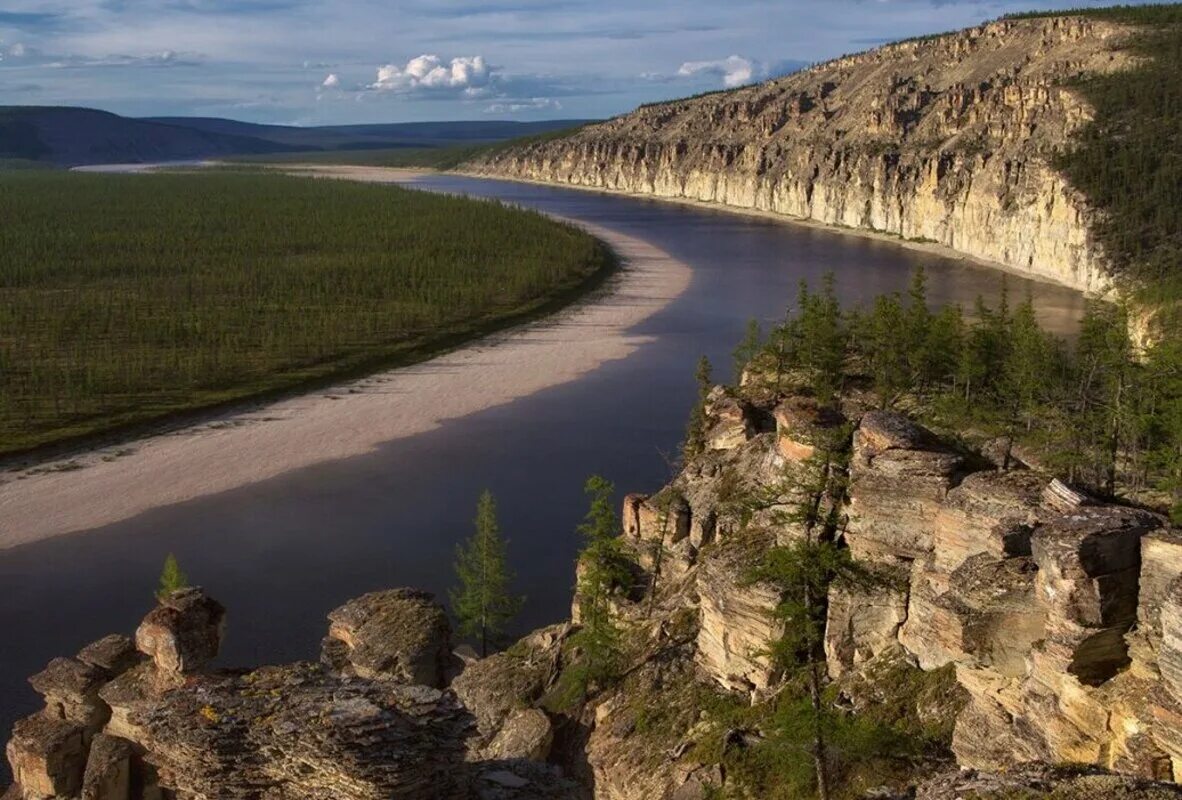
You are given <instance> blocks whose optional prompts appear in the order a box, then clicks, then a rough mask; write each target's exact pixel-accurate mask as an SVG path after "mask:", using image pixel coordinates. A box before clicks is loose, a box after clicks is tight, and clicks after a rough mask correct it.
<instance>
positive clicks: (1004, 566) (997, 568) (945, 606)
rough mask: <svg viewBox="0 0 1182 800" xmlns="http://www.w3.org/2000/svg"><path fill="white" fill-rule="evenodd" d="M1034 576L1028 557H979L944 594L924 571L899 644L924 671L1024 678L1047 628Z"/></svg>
mask: <svg viewBox="0 0 1182 800" xmlns="http://www.w3.org/2000/svg"><path fill="white" fill-rule="evenodd" d="M1036 572H1037V570H1036V568H1035V565H1034V562H1033V561H1032V560H1031V559H1029V558H1009V559H996V558H994V557H993V556H991V555H989V554H987V553H979V554H977V555H975V556H973V557H971V558H969V559H968V560H967V561H965V562H964V563H963V564H961V566H960V567H958V568H957V569H956V570H955V571H954V572H953V573H952V576H951V578H950V580H948V581H947V585H948V588H947V589H946V590H945V591H943V592H940V591H938V589H937V588H936V586H937V585H939V584H938V582H937V581H933V580H930V579H928V578H927V577H926V568H925V567H920V568H919V569H918V570H917V575H916V578H915V580H914V581H913V583H912V592H911V603H910V608H909V611H908V613H907V621H906V623H905V624H904V625H903V627H902V629H901V631H900V634H899V641H900V642H901V643H902V644H903V646H904V647H906V648H907V649H908V650H909V651H910V652H911V653H913V654H914V655H915V657H916V658H917V660H918V661H919V665H920V666H921V667H923V668H924V669H937V668H939V667H942V666H944V665H945V664H948V663H951V662H955V663H958V664H967V665H971V666H978V667H989V668H992V669H994V670H996V671H997V672H998V673H999V674H1001V675H1008V676H1013V677H1018V676H1021V675H1023V674H1024V673H1025V670H1026V655H1027V654H1028V653H1029V652H1030V648H1031V646H1032V645H1033V644H1034V642H1036V641H1038V640H1040V639H1042V637H1043V633H1044V626H1045V625H1044V616H1045V612H1044V610H1043V609H1042V608H1041V607H1040V606H1039V605H1038V604H1037V603H1036V602H1035V601H1034V582H1035V574H1036Z"/></svg>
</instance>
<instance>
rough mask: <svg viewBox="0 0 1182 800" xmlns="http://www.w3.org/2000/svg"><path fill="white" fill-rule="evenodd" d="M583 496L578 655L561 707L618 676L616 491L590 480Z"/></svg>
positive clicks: (621, 564)
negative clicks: (585, 498) (585, 497)
mask: <svg viewBox="0 0 1182 800" xmlns="http://www.w3.org/2000/svg"><path fill="white" fill-rule="evenodd" d="M585 491H586V492H587V494H588V495H590V497H591V507H590V509H589V510H588V511H587V516H586V518H585V519H584V520H583V524H582V525H580V526H579V533H581V534H582V535H583V540H584V542H585V543H586V544H585V545H584V546H583V550H582V551H581V552H580V553H579V570H578V572H579V583H578V590H577V591H578V604H579V625H580V628H579V630H578V632H577V633H575V635H574V636H573V637H571V643H572V645H574V646H575V647H577V648H578V649H579V650H580V651H581V652H582V656H581V658H580V660H579V662H578V663H577V664H576V665H575V666H574V667H573V668H572V669H571V671H570V672H569V673H568V675H567V676H566V681H565V683H566V685H565V686H562V687H561V694H562V695H564V698H563V699H564V703H567V704H569V703H570V702H572V701H575V700H577V699H585V698H586V697H587V695H588V694H589V693H591V692H594V691H598V690H600V689H602V688H603V687H604V686H606V685H607V684H609V683H610V682H611V681H612V680H613V679H614V678H615V676H616V675H617V674H618V672H619V668H620V660H621V658H622V654H623V630H622V628H621V627H620V623H619V621H618V620H617V619H616V612H615V609H614V607H613V595H614V594H615V592H616V589H617V588H618V587H620V586H622V585H624V584H625V583H626V582H627V580H628V577H629V575H628V571H627V569H626V567H625V560H624V555H623V552H622V551H621V548H620V539H619V536H620V527H619V526H620V522H619V519H618V517H617V515H616V512H615V508H614V506H613V498H614V495H615V487H614V486H613V485H612V484H611V482H610V481H607V480H605V479H604V478H601V477H600V476H598V475H593V476H592V477H591V478H589V479H588V480H587V484H586V487H585Z"/></svg>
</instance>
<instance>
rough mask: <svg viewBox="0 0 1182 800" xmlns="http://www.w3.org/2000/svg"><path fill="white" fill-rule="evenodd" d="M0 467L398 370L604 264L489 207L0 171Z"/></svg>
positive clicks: (329, 185) (218, 182) (370, 193)
mask: <svg viewBox="0 0 1182 800" xmlns="http://www.w3.org/2000/svg"><path fill="white" fill-rule="evenodd" d="M0 219H3V220H4V224H3V225H2V226H0V454H2V453H13V452H18V451H22V450H26V449H29V448H34V447H37V446H40V445H44V444H46V443H50V442H55V441H58V440H63V439H70V438H73V437H78V436H84V435H89V434H95V433H98V432H102V431H107V430H110V429H114V428H118V427H122V426H127V425H132V424H137V423H144V422H147V421H149V420H154V419H158V418H161V417H166V416H169V415H173V414H175V413H177V412H182V411H187V410H191V409H195V408H201V407H206V406H212V405H216V404H220V403H224V402H228V401H233V400H238V399H241V398H245V397H250V396H255V395H262V394H267V393H274V392H281V391H284V390H290V389H294V388H297V387H302V386H307V385H311V384H312V383H315V382H318V381H324V380H329V379H332V378H335V377H341V376H346V375H351V374H359V373H361V372H364V371H366V370H371V369H375V368H378V367H380V366H385V365H395V364H400V363H408V362H411V361H414V360H418V359H421V358H423V357H426V356H427V355H429V354H431V353H433V352H436V351H438V350H439V349H440V348H443V347H446V346H450V345H452V344H455V343H457V342H459V341H462V340H463V339H464V338H466V337H470V336H473V335H478V334H480V333H482V332H486V331H489V330H493V329H495V328H496V327H498V326H501V325H504V324H507V323H508V322H511V321H514V320H519V319H524V318H526V317H528V316H529V315H531V314H533V313H538V312H540V311H542V310H544V309H546V308H548V307H550V306H551V305H553V304H556V303H559V302H562V301H564V300H566V299H568V298H570V297H573V296H574V294H576V293H577V292H578V291H580V290H582V289H584V288H586V287H588V286H589V285H591V284H593V283H594V282H595V281H596V280H597V279H598V278H599V277H601V276H602V275H604V274H606V272H607V271H608V270H609V269H610V266H611V264H612V256H611V253H610V252H609V251H608V250H607V249H606V248H605V247H604V246H602V245H601V244H600V243H598V242H597V241H596V240H595V239H594V238H593V237H591V236H590V235H588V234H586V233H584V232H583V231H581V230H579V229H577V228H575V227H573V226H568V225H565V224H560V223H557V222H555V221H553V220H550V219H547V218H545V217H543V216H542V215H540V214H537V213H534V212H530V211H525V210H521V209H516V208H510V207H506V206H503V205H499V204H497V203H493V202H487V201H479V200H472V199H465V198H458V197H445V196H441V195H432V194H428V193H424V192H416V191H411V190H407V189H401V188H398V187H391V186H372V185H364V184H358V183H348V182H341V181H327V180H309V179H307V178H295V177H289V176H284V175H259V174H235V173H211V174H200V173H196V174H177V175H169V174H145V175H98V174H79V173H65V172H6V173H0Z"/></svg>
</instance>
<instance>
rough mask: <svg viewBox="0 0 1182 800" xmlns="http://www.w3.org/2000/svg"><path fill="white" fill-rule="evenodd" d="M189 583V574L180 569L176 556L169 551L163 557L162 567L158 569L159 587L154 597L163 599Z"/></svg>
mask: <svg viewBox="0 0 1182 800" xmlns="http://www.w3.org/2000/svg"><path fill="white" fill-rule="evenodd" d="M188 585H189V576H188V575H186V574H185V573H184V572H183V571H182V570H181V565H180V562H178V561H177V560H176V556H174V555H173V554H172V553H169V554H168V556H167V557H166V558H165V559H164V569H162V570H161V571H160V588H159V589H157V590H156V598H157V599H159V600H163V599H164V598H166V597H168V596H169V595H170V594H172V593H173V592H175V591H178V590H180V589H184V588H186V587H188Z"/></svg>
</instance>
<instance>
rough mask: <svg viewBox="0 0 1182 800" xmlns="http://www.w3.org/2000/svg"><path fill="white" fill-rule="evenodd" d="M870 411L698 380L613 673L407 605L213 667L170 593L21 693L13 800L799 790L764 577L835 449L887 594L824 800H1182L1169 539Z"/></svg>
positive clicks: (353, 604)
mask: <svg viewBox="0 0 1182 800" xmlns="http://www.w3.org/2000/svg"><path fill="white" fill-rule="evenodd" d="M875 405H876V404H875V403H874V402H873V398H872V397H869V396H861V395H860V394H858V393H857V392H854V393H852V394H850V395H848V396H846V397H844V398H843V399H842V401H841V403H840V405H839V407H837V408H822V407H818V406H817V404H816V403H815V402H814V401H813V400H811V399H810V398H808V397H803V396H796V395H791V394H787V395H786V394H784V393H783V392H780V391H777V390H774V389H772V388H769V384H768V382H767V381H765V380H763V379H761V378H760V376H759V375H758V374H756V373H753V372H751V371H749V372H748V375H747V377H746V380H745V381H744V384H743V385H742V386H740V387H737V388H724V387H717V388H716V389H714V390H713V391H712V392H711V393H710V395H709V397H708V398H707V402H706V405H705V411H704V426H705V427H704V434H705V435H704V449H703V451H702V452H701V453H700V454H698V455H696V456H695V457H693V458H691V459H689V460H688V461H687V463H686V464H685V466H684V468H683V470H682V471H681V472H680V473H679V474H678V475H677V477H676V478H675V479H674V480H673V481H672V482H671V483H670V485H669V486H667V487H664V488H663V489H661V490H660V491H659V492H657V493H656V494H653V495H640V494H632V495H628V496H627V497H626V498H625V501H624V507H623V513H622V518H621V522H620V531H621V533H620V538H619V545H620V550H619V552H620V553H621V555H622V557H623V558H624V559H625V560H626V561H627V565H628V570H627V573H628V574H629V575H630V578H628V580H627V581H625V582H623V583H621V584H619V586H618V589H617V591H616V593H615V594H614V596H613V600H612V604H613V609H614V613H613V615H614V616H615V618H616V619H617V620H618V622H619V624H620V625H621V629H622V631H623V633H624V641H623V647H622V650H621V659H622V661H621V663H620V664H619V669H618V671H617V672H616V674H615V677H614V678H613V679H612V680H610V681H607V682H604V683H602V684H601V685H599V686H597V687H595V688H593V690H592V691H591V692H590V694H588V695H586V696H583V697H575V698H574V700H573V701H572V699H571V696H570V693H569V692H568V691H567V688H569V685H570V680H571V678H572V675H574V674H575V672H576V671H577V670H578V668H579V665H580V663H581V662H582V659H584V658H585V653H584V652H583V651H582V648H583V647H584V646H585V643H584V642H582V641H580V640H579V638H578V637H577V636H575V635H574V634H576V633H577V632H578V630H579V626H578V625H577V624H572V623H563V624H560V625H555V626H552V627H549V628H545V629H542V630H539V631H535V632H534V633H532V634H530V635H528V636H526V637H525V638H523V639H521V640H520V641H518V642H517V643H516V644H514V645H513V646H512V647H510V648H509V649H507V650H505V651H504V652H501V653H498V654H495V655H492V656H489V657H488V658H484V659H476V658H474V657H472V656H470V655H463V654H462V650H453V647H452V642H451V638H450V627H449V624H448V620H447V617H446V614H445V613H444V611H443V609H442V608H440V607H439V606H438V604H436V603H435V601H434V600H433V598H432V597H431V596H430V595H429V594H427V593H424V592H419V591H414V590H409V589H396V590H390V591H385V592H376V593H372V594H368V595H365V596H363V597H360V598H357V599H356V600H353V601H350V602H349V603H347V604H345V605H344V606H342V607H341V608H338V609H336V610H335V611H332V612H331V613H330V614H329V615H328V618H329V625H328V630H327V635H326V637H325V639H324V641H323V644H322V648H321V653H320V657H319V660H318V661H311V662H305V663H296V664H290V665H281V666H271V667H262V668H257V669H247V670H242V669H236V670H226V669H213V668H211V667H210V666H209V663H210V661H211V660H212V659H213V658H214V657H215V656H216V654H217V651H218V648H219V646H220V643H221V640H222V637H223V635H224V629H225V620H226V612H225V610H224V609H223V608H222V607H221V606H220V605H219V604H217V603H216V602H215V601H213V600H212V599H210V598H208V597H207V596H205V595H204V594H203V593H202V592H201V591H200V590H198V589H185V590H181V591H179V592H177V593H174V594H173V595H170V596H168V597H165V598H164V599H162V600H161V602H160V604H159V605H158V606H157V607H156V608H155V609H153V610H152V611H151V612H150V613H149V614H148V615H147V617H145V619H144V620H143V622H142V624H141V625H140V626H139V628H138V629H137V631H136V632H135V636H134V638H129V637H126V636H121V635H113V636H109V637H106V638H105V639H102V640H100V641H98V642H95V643H93V644H91V645H88V646H86V647H84V648H83V649H82V650H81V651H79V653H78V654H77V655H75V656H73V657H67V658H57V659H54V660H53V661H52V662H51V663H50V664H49V665H48V666H47V667H46V669H45V670H44V671H43V672H41V673H39V674H38V675H36V676H34V677H33V678H32V679H31V683H32V685H33V686H34V688H35V689H36V690H37V691H38V692H40V693H41V694H42V695H43V696H44V697H45V700H46V704H45V708H44V709H43V710H42V711H40V712H38V713H37V714H34V715H33V716H31V717H29V718H27V719H25V720H22V721H21V722H19V723H18V724H17V725H16V727H15V730H14V731H13V735H12V739H11V740H10V741H9V743H8V747H7V755H8V759H9V762H10V763H11V765H12V768H13V772H14V774H15V775H16V779H17V781H18V785H16V786H14V787H13V788H12V789H11V790H10V793H9V794H7V795H5V797H6V798H9V799H12V800H16V799H19V800H46V799H47V798H86V799H87V800H133V799H134V800H139V799H140V798H145V799H147V798H153V799H154V798H162V797H176V798H194V799H197V798H201V799H204V798H243V799H244V800H245V799H246V798H266V799H268V800H269V799H271V798H324V799H325V800H327V799H328V798H334V799H341V800H352V799H353V798H358V799H359V800H360V799H362V798H364V799H365V800H369V799H370V798H373V800H376V799H377V798H392V797H416V798H420V797H422V798H444V797H446V798H465V797H472V798H542V797H546V798H584V797H595V798H611V799H612V800H640V799H641V798H646V799H647V798H677V800H691V799H692V798H705V797H710V796H727V797H730V796H736V797H749V796H761V797H764V796H766V797H781V796H783V797H790V796H799V793H800V792H801V791H807V789H806V790H802V789H800V788H799V787H798V784H797V783H794V782H793V781H794V780H796V778H794V777H793V775H794V773H793V772H792V770H793V769H794V767H793V765H795V764H799V763H801V759H802V756H803V755H804V754H803V753H802V751H801V749H800V744H799V742H798V741H797V740H795V739H792V738H791V737H792V735H793V730H794V725H793V720H794V719H795V720H797V722H799V719H798V718H797V717H795V716H793V715H794V714H795V713H797V712H795V711H793V709H794V708H796V706H794V705H793V703H794V702H795V701H793V700H792V698H793V697H794V696H796V695H795V694H794V693H795V692H797V691H798V681H799V677H798V676H794V675H791V674H786V673H785V672H784V671H783V669H781V668H780V667H779V666H777V663H776V662H775V661H773V660H772V659H771V658H770V657H769V653H770V652H771V651H770V645H771V644H772V643H773V642H774V641H775V640H776V639H777V638H778V637H780V636H781V635H782V634H783V633H784V627H783V624H784V620H783V618H782V617H777V616H776V614H775V613H773V612H774V610H775V608H776V606H777V604H778V602H779V601H780V596H779V594H778V592H777V591H776V589H775V588H774V587H772V586H770V585H768V584H767V583H765V582H761V581H760V580H756V579H753V577H752V567H753V566H755V565H758V564H760V563H762V562H763V561H764V560H765V559H766V557H767V554H768V553H769V552H770V551H772V549H773V548H777V547H783V546H786V545H791V544H792V543H794V542H799V541H801V540H802V538H803V537H806V536H810V535H811V534H810V533H809V532H808V531H807V529H806V527H804V526H803V523H802V521H801V518H800V517H798V516H796V515H794V514H792V513H787V512H790V511H791V510H792V509H794V508H798V507H799V506H800V504H801V503H804V502H807V500H808V497H809V491H810V490H809V489H808V488H807V487H810V486H814V485H815V481H814V480H813V476H814V471H815V470H816V468H817V467H816V463H817V458H816V457H817V454H818V453H819V452H821V450H822V449H823V448H825V447H830V446H833V443H834V442H836V443H837V444H836V447H837V448H838V449H840V450H841V451H842V452H844V453H845V457H844V458H843V459H841V460H840V461H839V463H841V464H842V465H843V466H841V467H840V469H839V472H840V474H839V475H837V478H838V479H837V480H835V481H834V482H833V484H832V485H833V486H834V487H837V488H836V489H832V490H831V489H826V496H825V497H824V498H823V499H822V501H821V506H823V507H824V508H825V509H827V511H826V514H827V515H828V518H830V519H833V520H835V521H836V527H835V532H836V537H837V543H838V544H839V545H840V546H841V547H842V548H843V549H845V550H848V552H849V553H850V554H852V555H853V556H854V558H855V559H856V563H858V564H861V565H863V566H865V567H868V568H872V569H873V570H874V571H875V572H876V573H877V574H878V575H879V576H882V578H883V579H882V580H879V581H876V582H874V583H873V584H870V585H868V586H862V587H857V588H847V587H845V586H844V585H839V584H834V585H833V587H832V588H831V590H830V592H829V596H828V598H827V599H826V604H825V606H826V611H825V616H824V628H825V631H824V651H825V668H826V671H827V672H828V674H829V677H828V686H827V688H826V690H825V695H824V697H825V703H826V705H827V706H828V709H829V710H828V712H827V713H830V714H832V715H833V720H832V722H831V723H829V724H832V725H833V731H832V737H833V739H832V740H831V742H832V744H831V747H832V749H831V751H830V758H831V759H832V764H831V766H830V769H831V770H832V774H833V776H834V778H835V796H838V797H855V796H862V795H866V794H867V793H869V794H872V795H873V796H876V797H880V798H888V797H890V798H895V797H897V798H903V797H912V796H914V797H922V798H930V800H942V799H943V798H949V799H951V798H954V797H956V798H968V797H980V798H1000V797H1037V796H1048V795H1049V796H1054V797H1059V798H1077V797H1078V798H1094V797H1100V796H1104V797H1120V798H1129V799H1130V800H1132V799H1133V798H1138V799H1145V800H1148V799H1149V798H1153V799H1154V800H1156V798H1173V797H1182V788H1179V787H1178V786H1176V785H1175V784H1174V783H1173V781H1176V780H1178V778H1179V777H1180V776H1182V533H1179V532H1178V531H1176V530H1174V529H1172V528H1170V527H1169V526H1168V525H1167V524H1166V523H1165V522H1164V521H1163V520H1162V519H1161V518H1159V517H1158V516H1156V515H1154V514H1151V513H1148V512H1145V511H1141V510H1138V509H1134V508H1129V507H1125V506H1120V505H1114V504H1105V503H1100V502H1098V501H1095V500H1093V499H1091V498H1088V497H1086V496H1084V495H1081V494H1080V493H1078V492H1076V491H1073V490H1072V489H1070V488H1069V487H1067V486H1065V485H1064V484H1062V483H1060V482H1059V481H1057V480H1054V479H1053V478H1052V477H1051V476H1050V475H1047V474H1043V473H1041V472H1039V471H1037V470H1035V469H1032V468H1028V467H1025V466H1024V465H1022V464H1019V463H1014V462H1013V460H1012V459H1007V462H1008V464H1007V468H1006V469H1001V468H999V467H998V466H997V465H996V464H994V463H993V462H992V461H991V456H990V454H991V453H992V452H994V450H995V449H996V448H995V447H994V446H993V443H992V442H983V443H980V444H979V445H978V446H969V445H966V444H965V441H964V438H965V437H956V438H947V437H944V436H941V435H938V434H937V433H935V432H933V431H931V430H928V429H925V428H923V427H921V426H920V425H918V424H916V423H915V422H913V421H912V420H910V419H909V418H908V417H906V416H904V415H903V414H900V413H897V412H893V411H881V410H877V409H876V407H875ZM835 463H838V462H835ZM830 512H831V513H830ZM843 731H844V733H843ZM842 736H848V737H849V738H848V739H843V738H841V737H842ZM846 747H848V748H851V750H850V751H849V752H848V753H847V752H844V751H843V749H842V748H846ZM804 763H808V762H807V760H806V761H805V762H804ZM1057 764H1074V765H1076V766H1073V767H1071V768H1065V767H1055V766H1052V765H1057ZM719 793H721V794H719Z"/></svg>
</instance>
